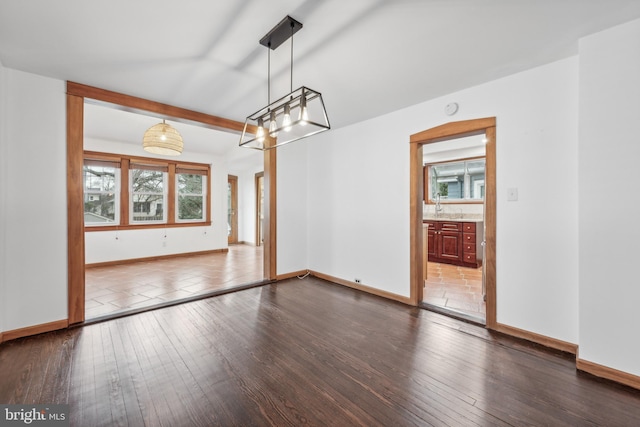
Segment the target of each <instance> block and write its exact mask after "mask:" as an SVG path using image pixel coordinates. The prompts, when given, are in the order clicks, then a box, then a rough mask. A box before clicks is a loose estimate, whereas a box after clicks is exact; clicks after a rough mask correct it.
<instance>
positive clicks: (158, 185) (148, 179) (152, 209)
mask: <svg viewBox="0 0 640 427" xmlns="http://www.w3.org/2000/svg"><path fill="white" fill-rule="evenodd" d="M165 170H166V168H164V167H156V166H146V165H140V164H132V165H131V168H130V170H129V176H130V178H129V180H130V182H131V187H130V192H131V204H130V206H131V223H132V224H135V223H139V222H161V223H164V222H166V217H165V212H164V209H163V207H164V206H165V203H166V202H165V199H166V197H167V194H166V188H167V185H166V179H167V172H166V171H165Z"/></svg>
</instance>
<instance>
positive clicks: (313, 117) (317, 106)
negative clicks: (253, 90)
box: [240, 86, 331, 150]
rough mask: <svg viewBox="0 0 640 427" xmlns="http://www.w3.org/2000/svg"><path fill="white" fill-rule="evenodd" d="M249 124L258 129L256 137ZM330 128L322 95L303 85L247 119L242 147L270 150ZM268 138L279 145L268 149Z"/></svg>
mask: <svg viewBox="0 0 640 427" xmlns="http://www.w3.org/2000/svg"><path fill="white" fill-rule="evenodd" d="M249 125H254V126H256V129H257V132H256V134H252V133H249V132H248V128H249ZM329 129H331V126H330V125H329V118H328V117H327V111H326V109H325V107H324V102H323V101H322V94H321V93H320V92H317V91H315V90H313V89H309V88H308V87H305V86H302V87H300V88H298V89H296V90H294V91H293V92H291V93H290V94H288V95H285V96H283V97H282V98H280V99H278V100H277V101H274V102H272V103H271V104H269V105H267V106H266V107H264V108H262V109H260V110H259V111H256V112H255V113H253V114H252V115H250V116H249V117H247V120H246V121H245V123H244V130H243V131H242V137H241V139H240V146H242V147H249V148H254V149H257V150H266V149H270V148H275V147H279V146H281V145H285V144H288V143H290V142H293V141H297V140H298V139H302V138H305V137H307V136H311V135H315V134H317V133H320V132H324V131H325V130H329ZM266 135H269V136H271V137H272V138H275V140H276V143H275V144H274V145H272V146H270V147H266V146H265V137H266Z"/></svg>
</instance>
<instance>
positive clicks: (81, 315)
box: [67, 82, 276, 325]
mask: <svg viewBox="0 0 640 427" xmlns="http://www.w3.org/2000/svg"><path fill="white" fill-rule="evenodd" d="M85 101H89V102H90V103H92V104H97V105H104V106H109V107H111V108H115V109H123V110H127V111H131V112H137V113H140V114H147V115H148V114H150V115H152V116H156V117H163V118H164V117H167V118H171V119H172V120H176V121H181V120H183V121H187V122H189V123H197V124H199V125H200V126H202V127H205V128H210V129H217V130H223V131H227V132H231V133H237V132H240V131H241V130H242V129H243V123H240V122H235V121H232V120H228V119H223V118H220V117H215V116H210V115H207V114H202V113H198V112H194V111H190V110H185V109H182V108H179V107H173V106H170V105H166V104H160V103H156V102H153V101H148V100H144V99H140V98H135V97H131V96H128V95H123V94H119V93H115V92H110V91H106V90H103V89H99V88H94V87H90V86H85V85H81V84H77V83H73V82H67V176H68V179H67V205H68V211H67V213H68V214H67V219H68V242H69V244H68V266H67V268H68V277H69V279H68V309H69V312H68V321H69V324H70V325H72V324H78V323H82V322H84V321H85V316H86V304H87V299H86V296H87V295H86V287H85V284H86V282H85V229H84V208H83V206H84V203H83V199H84V191H83V190H84V183H83V178H82V177H83V174H82V170H83V150H84V132H83V129H84V105H85ZM275 151H276V150H270V151H269V152H265V153H264V155H263V161H264V172H265V196H264V197H265V209H264V216H265V226H264V227H265V228H264V231H263V232H264V236H265V238H264V245H263V247H262V248H260V251H259V252H260V263H259V265H258V269H260V270H262V278H263V279H262V280H261V282H259V283H258V284H260V283H262V282H264V281H268V280H273V279H275V277H276V251H275V248H276V241H275V239H276V236H275V223H276V211H275V209H276V201H275V195H276V193H275V184H276V183H275V177H276V152H275ZM223 200H224V199H223ZM162 228H163V227H160V228H159V229H162ZM159 262H162V261H161V260H160V261H159ZM129 267H130V266H129ZM245 283H246V282H245ZM256 285H257V284H256V283H249V284H247V285H246V286H244V287H247V286H256ZM241 288H243V286H237V287H234V289H241ZM227 291H228V290H224V292H227ZM197 297H200V295H198V296H197ZM184 300H186V299H178V300H176V301H178V302H181V301H184Z"/></svg>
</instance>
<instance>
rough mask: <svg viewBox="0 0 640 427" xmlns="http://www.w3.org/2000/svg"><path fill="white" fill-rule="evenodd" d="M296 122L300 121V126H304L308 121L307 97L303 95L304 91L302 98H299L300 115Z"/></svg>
mask: <svg viewBox="0 0 640 427" xmlns="http://www.w3.org/2000/svg"><path fill="white" fill-rule="evenodd" d="M298 122H300V126H305V125H306V124H307V122H309V110H308V109H307V98H306V97H305V96H304V92H303V93H302V98H300V116H299V117H298Z"/></svg>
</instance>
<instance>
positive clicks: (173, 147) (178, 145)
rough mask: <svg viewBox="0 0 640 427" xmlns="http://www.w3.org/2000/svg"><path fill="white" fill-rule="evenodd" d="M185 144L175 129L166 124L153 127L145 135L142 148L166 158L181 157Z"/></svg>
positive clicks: (163, 122)
mask: <svg viewBox="0 0 640 427" xmlns="http://www.w3.org/2000/svg"><path fill="white" fill-rule="evenodd" d="M183 146H184V143H183V141H182V136H181V135H180V133H179V132H178V131H177V130H175V129H174V128H173V127H171V126H170V125H168V124H167V123H165V121H164V120H162V123H158V124H157V125H153V126H151V127H150V128H149V129H147V131H146V132H145V133H144V137H143V138H142V148H144V150H145V151H147V152H149V153H153V154H161V155H164V156H179V155H180V154H181V153H182V148H183Z"/></svg>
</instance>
